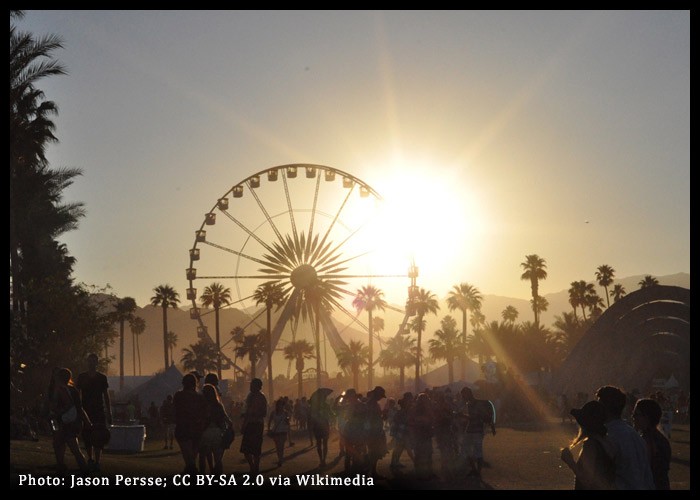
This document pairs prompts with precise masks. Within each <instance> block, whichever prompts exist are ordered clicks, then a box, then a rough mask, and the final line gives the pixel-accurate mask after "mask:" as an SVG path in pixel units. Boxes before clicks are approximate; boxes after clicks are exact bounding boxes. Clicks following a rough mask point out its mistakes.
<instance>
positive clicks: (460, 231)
mask: <svg viewBox="0 0 700 500" xmlns="http://www.w3.org/2000/svg"><path fill="white" fill-rule="evenodd" d="M446 171H447V170H446V169H444V168H443V169H438V168H435V165H434V164H431V163H430V162H420V163H417V162H416V163H407V162H405V161H402V162H396V163H394V164H392V165H391V166H390V167H388V168H387V167H384V168H383V169H382V170H381V173H378V175H376V180H375V179H373V180H372V181H371V182H370V183H371V185H372V187H373V188H374V189H376V190H377V192H378V193H379V194H380V195H381V196H382V202H381V204H380V205H379V206H378V207H377V210H376V212H375V213H374V215H373V216H372V219H371V221H370V222H369V224H368V226H367V228H365V229H363V235H362V239H363V241H362V243H363V245H364V246H365V247H366V248H371V249H372V253H371V257H370V262H371V265H372V267H373V269H372V270H371V271H372V273H373V274H377V275H382V274H401V273H403V274H405V273H406V272H407V270H408V266H409V265H410V263H411V262H412V261H415V263H416V264H417V265H418V267H419V268H420V274H421V276H422V277H423V278H424V279H422V280H419V284H420V283H425V284H426V285H425V286H427V285H429V284H431V285H430V286H436V287H438V286H439V287H440V289H439V290H438V289H437V288H436V289H435V290H434V291H436V292H437V291H439V292H440V293H442V288H443V287H444V288H445V290H446V289H448V288H449V287H450V286H451V285H452V284H454V283H452V282H453V281H454V280H455V276H456V275H459V273H460V272H461V271H463V270H464V269H465V268H466V266H467V264H469V263H470V259H472V258H473V256H474V255H475V252H474V240H475V239H476V236H477V234H479V233H481V226H482V225H483V224H484V219H483V217H482V216H481V214H480V213H479V209H478V201H477V199H476V197H475V196H474V194H473V193H472V190H471V189H470V186H469V185H468V183H466V182H465V179H464V176H463V174H462V173H461V172H456V173H454V172H453V173H449V172H448V173H445V172H446ZM438 172H442V173H438ZM428 278H429V279H428ZM426 279H428V280H427V281H426ZM433 283H434V284H435V285H432V284H433ZM438 283H439V284H438ZM404 285H405V283H402V284H401V289H402V291H403V292H405V286H404ZM421 286H424V285H421Z"/></svg>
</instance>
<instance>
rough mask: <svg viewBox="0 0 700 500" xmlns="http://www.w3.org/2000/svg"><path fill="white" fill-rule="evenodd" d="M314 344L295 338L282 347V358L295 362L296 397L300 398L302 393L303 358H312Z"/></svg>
mask: <svg viewBox="0 0 700 500" xmlns="http://www.w3.org/2000/svg"><path fill="white" fill-rule="evenodd" d="M314 357H315V356H314V346H312V345H311V344H310V343H309V342H308V341H307V340H295V341H294V342H290V343H289V344H287V346H286V347H285V348H284V359H288V360H290V361H295V362H296V369H297V385H298V396H297V397H298V398H299V399H301V396H302V393H303V383H302V373H303V371H304V360H305V359H312V358H314Z"/></svg>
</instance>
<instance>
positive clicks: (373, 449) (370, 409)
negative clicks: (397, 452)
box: [365, 386, 388, 479]
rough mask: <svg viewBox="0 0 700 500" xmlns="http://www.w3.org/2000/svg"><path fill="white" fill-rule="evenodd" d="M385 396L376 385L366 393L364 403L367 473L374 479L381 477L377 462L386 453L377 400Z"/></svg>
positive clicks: (381, 389) (380, 410)
mask: <svg viewBox="0 0 700 500" xmlns="http://www.w3.org/2000/svg"><path fill="white" fill-rule="evenodd" d="M384 398H386V391H385V390H384V388H383V387H381V386H376V387H375V388H374V389H372V390H371V391H370V392H369V394H368V399H367V402H366V403H365V405H366V406H367V409H366V419H367V420H366V422H367V423H366V425H365V429H367V461H368V464H369V473H370V475H371V476H372V477H373V478H375V479H383V477H382V476H380V475H379V474H378V473H377V462H379V459H380V458H382V457H383V456H384V455H386V454H387V453H388V450H387V446H386V433H385V432H384V421H383V420H382V409H381V408H380V407H379V401H381V400H382V399H384Z"/></svg>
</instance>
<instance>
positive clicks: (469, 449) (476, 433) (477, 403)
mask: <svg viewBox="0 0 700 500" xmlns="http://www.w3.org/2000/svg"><path fill="white" fill-rule="evenodd" d="M460 394H461V396H462V404H461V408H462V409H461V413H462V414H463V416H464V417H466V426H465V428H464V435H463V439H462V444H463V446H462V456H463V458H465V459H466V460H465V461H466V462H467V464H468V465H469V467H470V471H469V473H467V476H476V477H481V468H482V467H483V465H484V426H485V425H488V426H489V427H490V428H491V433H492V434H493V435H494V436H495V435H496V422H495V421H494V418H493V406H492V405H491V402H490V401H489V400H487V399H476V398H475V397H474V393H473V392H472V390H471V389H470V388H469V387H463V388H462V390H461V391H460Z"/></svg>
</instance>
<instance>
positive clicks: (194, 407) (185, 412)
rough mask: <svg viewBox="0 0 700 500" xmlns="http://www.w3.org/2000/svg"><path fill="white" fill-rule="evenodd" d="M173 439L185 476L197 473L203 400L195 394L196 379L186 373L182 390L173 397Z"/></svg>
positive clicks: (202, 428)
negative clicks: (179, 454)
mask: <svg viewBox="0 0 700 500" xmlns="http://www.w3.org/2000/svg"><path fill="white" fill-rule="evenodd" d="M173 406H174V409H175V439H177V444H178V445H179V446H180V453H182V459H183V460H184V462H185V471H184V473H185V474H196V473H197V465H196V459H197V451H198V449H199V439H200V438H201V436H202V431H203V430H204V427H203V425H204V423H203V415H202V408H203V407H204V398H203V397H202V395H201V394H199V393H198V392H197V379H196V377H195V376H194V375H193V374H191V373H188V374H187V375H185V376H184V377H182V389H181V390H179V391H177V392H176V393H175V396H174V397H173Z"/></svg>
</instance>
